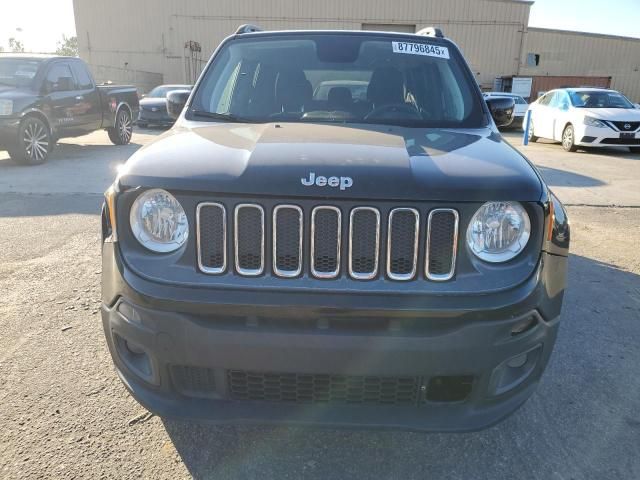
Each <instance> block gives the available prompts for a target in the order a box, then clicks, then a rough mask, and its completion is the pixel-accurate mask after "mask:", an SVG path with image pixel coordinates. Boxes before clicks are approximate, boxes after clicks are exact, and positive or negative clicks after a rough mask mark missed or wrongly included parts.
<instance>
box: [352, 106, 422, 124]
mask: <svg viewBox="0 0 640 480" xmlns="http://www.w3.org/2000/svg"><path fill="white" fill-rule="evenodd" d="M387 113H408V114H409V115H411V116H412V117H413V118H417V119H422V117H421V116H420V113H419V112H418V110H417V109H416V108H415V107H414V106H413V105H409V104H408V103H389V104H386V105H380V106H379V107H376V108H374V109H373V110H371V111H370V112H369V113H367V114H366V115H365V117H364V119H365V120H369V119H371V118H377V117H382V116H384V115H385V114H387Z"/></svg>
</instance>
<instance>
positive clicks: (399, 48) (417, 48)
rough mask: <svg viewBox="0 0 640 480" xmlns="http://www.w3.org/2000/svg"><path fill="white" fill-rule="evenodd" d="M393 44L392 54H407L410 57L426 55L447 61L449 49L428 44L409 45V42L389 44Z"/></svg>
mask: <svg viewBox="0 0 640 480" xmlns="http://www.w3.org/2000/svg"><path fill="white" fill-rule="evenodd" d="M391 43H392V44H393V52H394V53H408V54H410V55H427V56H429V57H438V58H446V59H449V49H448V48H447V47H441V46H439V45H430V44H428V43H411V42H391Z"/></svg>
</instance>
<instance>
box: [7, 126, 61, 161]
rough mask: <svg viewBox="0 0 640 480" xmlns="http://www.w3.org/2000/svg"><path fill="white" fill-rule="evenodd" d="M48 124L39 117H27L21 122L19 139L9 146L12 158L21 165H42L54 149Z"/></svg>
mask: <svg viewBox="0 0 640 480" xmlns="http://www.w3.org/2000/svg"><path fill="white" fill-rule="evenodd" d="M53 143H54V142H53V139H52V138H51V132H50V131H49V127H48V125H47V124H46V123H45V122H44V121H42V120H41V119H39V118H38V117H27V118H25V119H24V120H23V121H22V123H21V124H20V129H19V131H18V141H17V143H16V145H15V146H13V147H10V148H9V156H10V157H11V159H12V160H13V161H14V162H16V163H18V164H21V165H40V164H42V163H44V162H46V161H47V158H49V153H50V152H51V151H52V150H53Z"/></svg>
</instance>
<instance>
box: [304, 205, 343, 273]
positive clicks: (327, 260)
mask: <svg viewBox="0 0 640 480" xmlns="http://www.w3.org/2000/svg"><path fill="white" fill-rule="evenodd" d="M341 235H342V215H341V213H340V210H339V209H338V208H336V207H324V206H323V207H316V208H314V209H313V212H312V213H311V273H312V274H313V276H315V277H317V278H335V277H337V276H338V273H340V243H341V242H340V237H341Z"/></svg>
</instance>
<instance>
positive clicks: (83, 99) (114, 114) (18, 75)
mask: <svg viewBox="0 0 640 480" xmlns="http://www.w3.org/2000/svg"><path fill="white" fill-rule="evenodd" d="M138 108H139V106H138V94H137V91H136V89H135V87H133V86H120V85H96V83H95V81H94V80H93V76H92V75H91V73H90V72H89V69H88V68H87V66H86V64H85V63H84V62H83V61H82V60H80V59H79V58H72V57H58V56H51V55H31V54H28V55H25V54H3V55H0V150H7V151H8V152H9V156H10V157H11V158H12V159H13V160H14V161H15V162H17V163H21V164H25V165H37V164H40V163H44V162H45V161H46V160H47V157H48V156H49V154H50V153H51V151H52V150H53V147H54V145H55V143H56V141H57V140H58V139H60V138H66V137H77V136H80V135H85V134H87V133H91V132H93V131H94V130H99V129H106V130H107V132H108V134H109V139H110V140H111V141H112V142H113V143H114V144H115V145H124V144H127V143H129V141H130V140H131V134H132V132H133V127H132V119H133V118H136V117H137V115H138Z"/></svg>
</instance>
